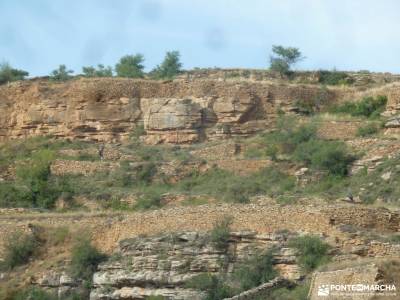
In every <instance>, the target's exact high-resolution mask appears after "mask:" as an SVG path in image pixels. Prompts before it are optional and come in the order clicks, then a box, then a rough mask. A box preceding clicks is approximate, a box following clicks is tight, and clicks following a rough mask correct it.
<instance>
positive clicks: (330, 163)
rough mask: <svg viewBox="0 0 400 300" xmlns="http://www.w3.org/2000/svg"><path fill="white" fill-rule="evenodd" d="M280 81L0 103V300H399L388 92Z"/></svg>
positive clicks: (175, 83)
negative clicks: (349, 290)
mask: <svg viewBox="0 0 400 300" xmlns="http://www.w3.org/2000/svg"><path fill="white" fill-rule="evenodd" d="M296 76H297V77H296ZM296 76H295V77H294V78H293V79H292V80H291V81H287V80H283V79H281V78H274V77H271V76H270V74H269V75H268V74H266V73H264V72H261V71H254V70H213V71H210V70H208V71H205V70H201V71H195V72H188V73H185V74H183V75H181V76H179V77H178V78H177V79H175V80H171V81H152V80H130V79H120V78H94V79H93V78H92V79H73V80H70V81H66V82H62V83H55V82H49V81H47V80H46V79H35V80H31V81H21V82H15V83H11V84H9V85H2V86H0V113H1V116H2V117H1V119H0V137H1V145H0V299H1V300H6V299H7V300H16V299H92V300H100V299H101V300H108V299H115V300H117V299H135V300H136V299H150V300H151V299H153V300H154V299H177V300H178V299H184V300H186V299H187V300H189V299H199V300H200V299H207V300H220V299H221V300H222V299H259V300H261V299H271V300H274V299H276V300H278V299H279V300H281V299H286V300H302V299H320V296H319V294H318V293H320V287H321V286H324V287H325V286H326V285H340V284H355V285H357V284H366V285H373V286H375V285H381V284H383V285H390V286H392V285H395V286H396V285H397V286H398V288H400V278H399V275H398V274H400V262H399V257H400V210H399V201H400V177H399V175H400V152H399V151H400V143H399V137H400V134H399V128H400V119H399V116H398V114H399V111H400V85H399V84H398V83H397V81H398V77H397V76H391V75H388V74H370V73H369V74H361V73H349V74H348V77H349V78H348V79H349V80H347V81H346V84H344V85H335V86H332V85H328V86H327V85H323V84H321V77H318V76H321V74H319V75H318V74H317V73H304V74H303V73H302V74H297V75H296ZM350 79H351V80H350ZM353 292H354V291H353ZM358 292H359V291H356V292H354V293H353V294H347V298H348V299H371V300H372V299H380V298H379V297H380V296H382V297H384V299H398V297H399V295H398V294H397V295H396V294H395V291H393V290H391V291H385V292H382V291H373V293H370V294H369V295H361V294H360V293H359V294H357V293H358ZM389 292H390V293H389ZM328 293H330V295H329V297H325V299H342V298H341V297H340V296H339V295H338V291H336V290H334V289H332V290H329V291H328Z"/></svg>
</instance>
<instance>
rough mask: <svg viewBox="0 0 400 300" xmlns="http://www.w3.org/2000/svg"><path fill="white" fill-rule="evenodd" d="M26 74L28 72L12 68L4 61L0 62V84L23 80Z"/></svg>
mask: <svg viewBox="0 0 400 300" xmlns="http://www.w3.org/2000/svg"><path fill="white" fill-rule="evenodd" d="M28 75H29V73H28V72H26V71H23V70H18V69H14V68H12V67H11V66H10V65H9V64H8V63H6V62H5V63H2V64H0V84H4V83H7V82H12V81H17V80H24V79H25V77H26V76H28Z"/></svg>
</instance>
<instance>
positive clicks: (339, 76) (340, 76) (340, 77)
mask: <svg viewBox="0 0 400 300" xmlns="http://www.w3.org/2000/svg"><path fill="white" fill-rule="evenodd" d="M318 77H319V79H318V82H319V83H321V84H326V85H339V84H343V85H345V84H352V83H353V82H354V80H353V79H352V78H351V77H350V76H349V75H348V74H347V73H346V72H340V71H336V70H333V71H326V70H321V71H319V72H318Z"/></svg>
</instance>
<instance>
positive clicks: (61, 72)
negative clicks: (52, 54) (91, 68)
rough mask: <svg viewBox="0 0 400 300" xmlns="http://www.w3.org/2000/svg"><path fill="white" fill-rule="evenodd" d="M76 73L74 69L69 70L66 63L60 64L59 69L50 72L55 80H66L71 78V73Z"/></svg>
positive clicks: (51, 77)
mask: <svg viewBox="0 0 400 300" xmlns="http://www.w3.org/2000/svg"><path fill="white" fill-rule="evenodd" d="M72 73H74V71H72V70H68V69H67V67H66V66H65V65H60V66H59V67H58V69H56V70H53V71H52V72H51V73H50V79H51V80H53V81H66V80H68V79H71V77H72V76H71V75H70V74H72Z"/></svg>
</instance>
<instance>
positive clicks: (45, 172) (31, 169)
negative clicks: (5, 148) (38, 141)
mask: <svg viewBox="0 0 400 300" xmlns="http://www.w3.org/2000/svg"><path fill="white" fill-rule="evenodd" d="M53 158H54V153H53V152H52V151H50V150H40V151H37V152H35V153H34V154H33V155H32V158H31V159H30V160H28V161H25V162H23V163H20V164H19V165H18V166H17V170H16V174H17V179H18V180H19V181H20V182H21V184H22V185H24V186H25V187H26V189H27V190H28V191H29V195H30V199H31V200H32V205H33V206H36V207H43V208H51V207H52V206H53V205H54V202H55V201H56V200H57V198H58V197H59V196H60V195H61V194H62V193H63V192H67V191H68V190H69V188H68V186H67V181H65V180H64V178H62V177H60V178H55V177H54V178H51V176H50V175H51V174H50V165H51V162H52V160H53Z"/></svg>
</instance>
